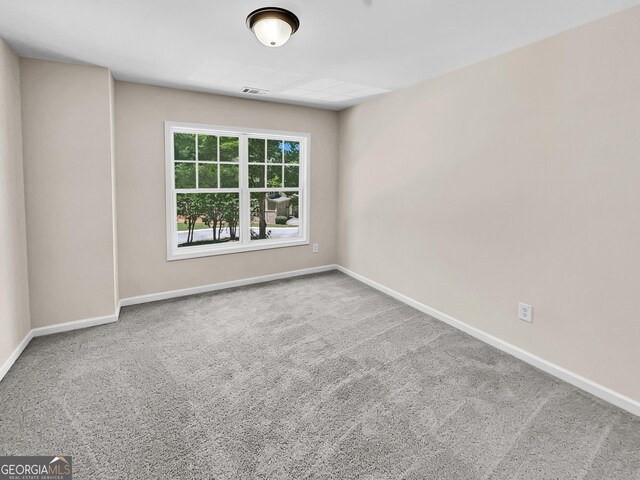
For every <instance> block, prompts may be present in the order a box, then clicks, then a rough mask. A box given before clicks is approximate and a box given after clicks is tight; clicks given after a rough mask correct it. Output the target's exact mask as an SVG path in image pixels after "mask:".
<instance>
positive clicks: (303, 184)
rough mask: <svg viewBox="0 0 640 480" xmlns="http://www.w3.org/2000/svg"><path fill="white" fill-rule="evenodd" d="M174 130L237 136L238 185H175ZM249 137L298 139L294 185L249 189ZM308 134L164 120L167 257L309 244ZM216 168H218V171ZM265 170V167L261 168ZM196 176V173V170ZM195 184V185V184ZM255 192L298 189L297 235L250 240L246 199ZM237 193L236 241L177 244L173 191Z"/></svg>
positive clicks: (182, 257)
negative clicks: (238, 238) (180, 186)
mask: <svg viewBox="0 0 640 480" xmlns="http://www.w3.org/2000/svg"><path fill="white" fill-rule="evenodd" d="M174 133H191V134H201V135H217V136H234V137H238V138H239V139H240V140H239V148H240V152H239V153H240V158H239V166H240V185H239V188H237V189H235V188H232V189H229V188H205V189H202V188H201V189H180V190H177V189H176V188H175V179H174V175H175V169H174V158H173V157H174V147H173V134H174ZM249 137H251V138H265V139H270V140H283V141H293V142H300V164H299V168H300V170H299V174H300V178H299V181H298V187H297V188H295V187H289V188H249V179H248V172H249V167H248V165H249V141H248V139H249ZM310 152H311V135H310V134H309V133H299V132H284V131H278V130H264V129H256V128H240V127H226V126H219V125H206V124H198V123H185V122H171V121H166V122H165V184H166V233H167V235H166V237H167V260H168V261H173V260H183V259H187V258H198V257H208V256H212V255H226V254H230V253H240V252H251V251H255V250H267V249H272V248H282V247H294V246H300V245H309V221H310V217H309V210H310V208H309V198H310V195H309V190H310V188H309V187H310V175H309V172H310V168H309V167H310V162H311V158H310V157H311V155H310ZM197 171H198V169H197V168H196V172H197ZM219 172H220V169H219V168H218V174H219ZM265 172H266V168H265ZM196 175H197V173H196ZM196 185H197V184H196ZM256 191H265V192H273V191H281V192H287V191H296V192H299V205H298V208H299V211H300V213H301V215H300V224H299V226H298V228H299V230H298V231H299V236H297V237H292V238H288V239H279V238H273V239H269V238H268V239H263V240H251V239H250V237H251V235H250V212H249V203H248V202H249V201H250V198H251V197H250V194H251V192H256ZM236 192H239V195H240V206H239V208H240V218H239V224H238V231H239V232H240V240H239V241H238V242H233V243H223V244H212V245H197V246H193V247H180V248H179V247H178V230H177V228H176V222H177V218H178V214H177V205H176V199H177V193H236Z"/></svg>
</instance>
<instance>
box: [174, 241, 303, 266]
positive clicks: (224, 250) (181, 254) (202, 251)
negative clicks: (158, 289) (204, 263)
mask: <svg viewBox="0 0 640 480" xmlns="http://www.w3.org/2000/svg"><path fill="white" fill-rule="evenodd" d="M256 242H259V243H256V244H255V245H254V244H248V245H247V244H235V245H228V246H227V245H224V246H220V245H216V246H215V247H213V248H212V247H211V245H203V246H199V247H197V246H196V247H183V248H181V249H179V250H173V251H170V252H168V253H167V261H168V262H173V261H176V260H187V259H190V258H200V257H214V256H217V255H229V254H232V253H244V252H255V251H260V250H271V249H274V248H284V247H299V246H301V245H309V240H307V239H302V238H300V239H296V240H291V241H286V242H283V241H282V240H256Z"/></svg>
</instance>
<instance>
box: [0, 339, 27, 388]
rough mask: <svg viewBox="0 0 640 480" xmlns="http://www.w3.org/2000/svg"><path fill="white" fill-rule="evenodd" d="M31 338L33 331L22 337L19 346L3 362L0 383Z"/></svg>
mask: <svg viewBox="0 0 640 480" xmlns="http://www.w3.org/2000/svg"><path fill="white" fill-rule="evenodd" d="M32 338H33V330H29V332H27V334H26V335H25V336H24V338H23V339H22V341H21V342H20V345H18V346H17V347H16V349H15V350H14V351H13V353H12V354H11V355H9V358H7V359H6V360H5V362H4V363H3V364H2V366H0V381H2V379H3V378H4V376H5V375H6V374H7V372H8V371H9V369H10V368H11V367H12V366H13V364H14V363H16V360H18V357H19V356H20V354H22V352H23V350H24V349H25V348H27V345H29V342H30V341H31V339H32Z"/></svg>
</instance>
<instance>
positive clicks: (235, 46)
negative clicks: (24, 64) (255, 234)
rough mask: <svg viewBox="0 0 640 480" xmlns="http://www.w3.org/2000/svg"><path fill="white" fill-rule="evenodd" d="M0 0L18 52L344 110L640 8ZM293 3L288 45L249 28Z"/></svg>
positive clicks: (542, 0) (449, 0)
mask: <svg viewBox="0 0 640 480" xmlns="http://www.w3.org/2000/svg"><path fill="white" fill-rule="evenodd" d="M367 3H369V2H368V1H363V0H279V1H275V2H273V3H269V2H268V1H266V0H55V1H52V0H0V37H2V38H4V39H5V40H6V41H7V42H8V43H9V44H10V45H11V46H12V47H13V48H14V49H15V50H16V51H17V53H18V54H20V55H23V56H27V57H36V58H46V59H52V60H61V61H68V62H76V63H88V64H94V65H101V66H104V67H108V68H110V69H111V70H112V72H113V75H114V77H115V78H116V79H118V80H128V81H133V82H141V83H149V84H154V85H163V86H171V87H179V88H187V89H192V90H198V91H207V92H214V93H221V94H225V95H235V96H245V97H246V96H247V94H243V93H241V90H242V88H243V87H253V88H261V89H265V90H268V93H267V94H266V95H264V96H260V97H253V98H259V99H262V100H268V101H277V102H285V103H294V104H301V105H312V106H318V107H322V108H328V109H334V110H341V109H343V108H346V107H348V106H351V105H354V104H356V103H359V102H361V101H363V99H365V98H368V97H371V96H374V95H379V94H383V93H385V92H387V91H391V90H396V89H399V88H402V87H406V86H409V85H413V84H415V83H418V82H420V81H423V80H426V79H429V78H432V77H434V76H437V75H441V74H443V73H446V72H448V71H451V70H454V69H456V68H459V67H462V66H465V65H469V64H471V63H474V62H477V61H480V60H483V59H485V58H488V57H492V56H495V55H497V54H500V53H503V52H506V51H509V50H513V49H514V48H518V47H520V46H523V45H526V44H528V43H532V42H534V41H537V40H540V39H542V38H545V37H548V36H550V35H553V34H555V33H559V32H561V31H564V30H567V29H570V28H572V27H575V26H578V25H581V24H584V23H587V22H589V21H592V20H595V19H597V18H600V17H603V16H605V15H608V14H611V13H614V12H616V11H620V10H623V9H625V8H628V7H632V6H635V5H639V4H640V0H373V2H372V6H371V7H368V6H367ZM263 6H280V7H284V8H287V9H289V10H291V11H293V12H294V13H295V14H296V15H297V16H298V17H299V18H300V22H301V27H300V30H299V31H298V33H296V34H295V35H294V36H293V37H292V38H291V40H290V41H289V43H287V44H286V45H284V46H283V47H281V48H267V47H264V46H262V45H261V44H260V43H258V41H257V40H256V38H255V37H254V36H253V34H252V33H251V32H250V31H249V30H248V29H247V27H246V25H245V18H246V16H247V15H248V14H249V13H250V12H251V11H253V10H254V9H256V8H259V7H263Z"/></svg>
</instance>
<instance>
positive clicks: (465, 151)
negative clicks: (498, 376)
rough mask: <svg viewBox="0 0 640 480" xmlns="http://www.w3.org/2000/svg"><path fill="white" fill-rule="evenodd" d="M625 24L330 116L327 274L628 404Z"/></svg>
mask: <svg viewBox="0 0 640 480" xmlns="http://www.w3.org/2000/svg"><path fill="white" fill-rule="evenodd" d="M638 25H640V7H638V8H634V9H631V10H627V11H625V12H623V13H620V14H617V15H615V16H612V17H609V18H606V19H602V20H600V21H597V22H595V23H592V24H589V25H587V26H584V27H581V28H578V29H575V30H571V31H569V32H566V33H563V34H561V35H558V36H555V37H553V38H550V39H547V40H545V41H542V42H539V43H536V44H533V45H531V46H528V47H526V48H522V49H519V50H517V51H514V52H511V53H508V54H505V55H502V56H499V57H497V58H494V59H490V60H488V61H484V62H482V63H479V64H476V65H473V66H470V67H468V68H464V69H462V70H459V71H456V72H453V73H451V74H448V75H445V76H443V77H440V78H437V79H435V80H432V81H428V82H426V83H423V84H421V85H419V86H416V87H414V88H410V89H407V90H403V91H400V92H397V93H394V94H390V95H387V96H385V97H382V98H379V99H375V100H373V101H369V102H367V103H365V104H363V105H361V106H358V107H355V108H353V109H350V110H348V111H346V112H343V113H342V114H341V117H340V120H341V122H340V123H341V132H340V133H341V147H340V171H339V179H340V180H339V190H340V194H339V202H340V206H341V216H340V229H339V241H338V244H339V245H340V250H339V263H340V264H341V265H343V266H345V267H347V268H349V269H351V270H353V271H355V272H357V273H359V274H361V275H364V276H366V277H368V278H370V279H372V280H375V281H377V282H379V283H381V284H383V285H385V286H387V287H389V288H392V289H394V290H397V291H399V292H401V293H403V294H405V295H408V296H410V297H412V298H414V299H416V300H418V301H420V302H422V303H425V304H427V305H429V306H431V307H433V308H436V309H438V310H440V311H442V312H445V313H447V314H449V315H451V316H453V317H455V318H458V319H459V320H462V321H463V322H465V323H467V324H470V325H473V326H474V327H477V328H479V329H481V330H483V331H485V332H487V333H489V334H492V335H494V336H496V337H499V338H500V339H503V340H505V341H507V342H510V343H512V344H514V345H516V346H518V347H521V348H523V349H525V350H527V351H529V352H531V353H533V354H536V355H538V356H540V357H542V358H544V359H546V360H549V361H551V362H554V363H556V364H558V365H560V366H562V367H565V368H567V369H569V370H571V371H573V372H576V373H578V374H580V375H583V376H585V377H587V378H589V379H591V380H593V381H596V382H598V383H600V384H603V385H605V386H608V387H610V388H612V389H614V390H616V391H618V392H621V393H623V394H626V395H628V396H630V397H632V398H634V399H636V400H640V375H638V365H640V316H639V314H638V308H637V301H638V292H639V291H640V247H639V245H640V221H638V218H639V217H638V215H639V211H640V210H639V207H640V89H639V86H640V55H638V45H640V28H638ZM520 301H522V302H527V303H531V304H532V305H533V307H534V321H533V324H527V323H524V322H522V321H519V320H518V319H517V305H518V302H520Z"/></svg>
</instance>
